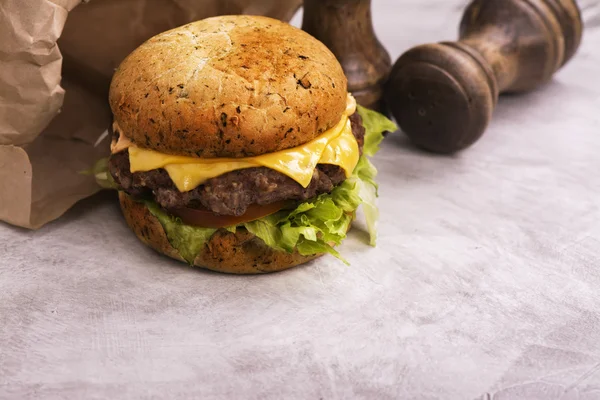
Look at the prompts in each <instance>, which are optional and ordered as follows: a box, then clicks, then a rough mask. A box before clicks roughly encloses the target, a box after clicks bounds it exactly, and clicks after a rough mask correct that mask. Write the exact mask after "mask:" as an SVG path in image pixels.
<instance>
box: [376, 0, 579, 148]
mask: <svg viewBox="0 0 600 400" xmlns="http://www.w3.org/2000/svg"><path fill="white" fill-rule="evenodd" d="M459 32H460V35H459V39H460V40H459V41H457V42H441V43H436V44H425V45H421V46H417V47H414V48H412V49H410V50H408V51H407V52H406V53H404V54H403V55H402V56H400V58H399V59H398V60H397V61H396V62H395V63H394V66H393V68H392V71H391V73H390V78H389V82H388V84H387V86H386V91H385V99H386V102H387V104H388V106H389V108H390V111H391V113H392V114H393V115H394V117H395V118H396V121H397V122H398V125H399V126H400V127H401V129H402V130H403V131H404V132H405V133H406V134H407V136H408V137H409V138H410V139H411V141H412V142H413V143H414V144H415V145H417V146H419V147H421V148H423V149H426V150H428V151H432V152H436V153H453V152H457V151H460V150H463V149H465V148H467V147H469V146H471V145H472V144H473V143H475V142H476V141H477V140H478V139H479V138H480V137H481V136H482V135H483V133H484V131H485V129H486V128H487V126H488V124H489V122H490V120H491V118H492V114H493V111H494V109H495V107H496V104H497V101H498V96H499V94H501V93H519V92H526V91H530V90H533V89H535V88H537V87H539V86H540V85H542V84H544V83H546V82H548V81H549V80H550V79H551V78H552V76H553V75H554V73H555V72H556V71H558V70H559V69H560V68H561V67H562V66H564V65H565V64H566V63H567V62H568V61H569V60H570V59H571V58H572V57H573V55H574V54H575V53H576V51H577V49H578V48H579V45H580V43H581V38H582V33H583V22H582V20H581V13H580V11H579V9H578V7H577V4H576V3H575V1H574V0H474V1H472V2H471V3H470V4H469V6H468V7H467V9H466V11H465V13H464V15H463V17H462V20H461V23H460V30H459Z"/></svg>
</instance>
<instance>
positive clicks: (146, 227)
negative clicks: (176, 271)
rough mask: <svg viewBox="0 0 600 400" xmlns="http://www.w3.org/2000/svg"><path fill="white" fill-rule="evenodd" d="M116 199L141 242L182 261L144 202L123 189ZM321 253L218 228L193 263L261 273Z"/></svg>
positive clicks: (294, 263) (229, 271)
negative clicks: (286, 248)
mask: <svg viewBox="0 0 600 400" xmlns="http://www.w3.org/2000/svg"><path fill="white" fill-rule="evenodd" d="M119 203H120V205H121V210H122V212H123V215H124V216H125V221H127V225H129V227H130V228H131V229H132V230H133V232H134V233H135V234H136V236H137V237H138V238H139V239H140V240H141V241H142V242H143V243H145V244H146V245H148V246H150V247H151V248H153V249H154V250H156V251H158V252H159V253H162V254H165V255H167V256H169V257H171V258H174V259H176V260H179V261H184V259H183V258H182V257H181V256H180V255H179V253H178V252H177V250H175V249H174V248H173V247H172V246H171V244H170V243H169V240H168V239H167V236H166V234H165V231H164V230H163V227H162V225H161V224H160V222H159V221H158V220H157V219H156V217H154V216H153V215H152V214H151V213H150V211H149V210H148V208H147V207H146V206H145V205H144V204H142V203H139V202H137V201H135V200H133V199H132V198H131V197H129V196H128V195H127V194H126V193H124V192H119ZM322 255H323V254H316V255H314V256H302V255H300V254H298V253H296V252H295V253H292V254H288V253H284V252H278V251H274V250H273V249H271V248H270V247H267V246H266V245H265V244H264V242H263V241H262V240H260V239H259V238H257V237H256V236H254V235H253V234H251V233H250V232H248V231H246V230H238V231H237V232H236V233H231V232H229V231H226V230H224V229H222V230H218V231H217V232H216V233H215V234H214V235H213V236H212V237H211V238H210V240H209V241H208V242H207V243H206V245H205V246H204V249H203V250H202V251H201V252H200V254H199V255H198V257H196V260H195V261H194V265H195V266H197V267H201V268H206V269H210V270H213V271H217V272H225V273H230V274H263V273H268V272H277V271H282V270H285V269H288V268H291V267H294V266H297V265H300V264H304V263H307V262H309V261H311V260H313V259H315V258H318V257H320V256H322ZM184 262H185V261H184Z"/></svg>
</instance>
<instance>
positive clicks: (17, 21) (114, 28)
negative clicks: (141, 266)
mask: <svg viewBox="0 0 600 400" xmlns="http://www.w3.org/2000/svg"><path fill="white" fill-rule="evenodd" d="M301 3H302V1H301V0H84V1H83V2H82V1H81V0H2V5H1V6H0V220H2V221H5V222H8V223H10V224H13V225H17V226H22V227H25V228H31V229H36V228H39V227H41V226H43V225H44V224H46V223H47V222H50V221H52V220H54V219H56V218H58V217H60V216H61V215H62V214H63V213H64V212H65V211H66V210H68V209H69V208H70V207H71V206H72V205H73V204H75V203H76V202H77V201H79V200H81V199H83V198H85V197H88V196H90V195H92V194H94V193H95V192H97V191H98V190H99V189H100V188H99V187H98V185H97V184H96V182H95V179H94V177H93V176H90V175H85V174H82V173H81V171H84V170H87V169H89V168H90V167H91V166H92V164H93V163H94V161H95V160H97V159H99V158H101V157H104V156H106V155H108V147H109V146H108V140H109V138H107V137H106V135H104V137H105V138H104V139H102V140H100V141H99V138H102V136H103V135H102V134H103V132H105V131H106V130H107V128H108V127H109V125H110V122H111V114H110V110H109V108H108V103H107V96H108V86H109V83H110V79H111V76H112V73H113V71H114V68H116V67H117V66H118V64H119V63H120V61H121V60H122V59H123V58H125V56H126V55H127V54H129V52H131V51H132V50H133V49H134V48H136V47H137V46H139V45H140V44H141V43H142V42H143V41H145V40H146V39H148V38H150V37H151V36H153V35H155V34H157V33H159V32H162V31H164V30H167V29H170V28H173V27H175V26H179V25H182V24H185V23H187V22H190V21H194V20H198V19H202V18H206V17H209V16H214V15H222V14H255V15H257V14H258V15H267V16H271V17H274V18H279V19H282V20H285V21H289V20H290V19H291V18H292V17H293V15H294V13H295V12H296V11H297V9H298V8H299V7H300V5H301Z"/></svg>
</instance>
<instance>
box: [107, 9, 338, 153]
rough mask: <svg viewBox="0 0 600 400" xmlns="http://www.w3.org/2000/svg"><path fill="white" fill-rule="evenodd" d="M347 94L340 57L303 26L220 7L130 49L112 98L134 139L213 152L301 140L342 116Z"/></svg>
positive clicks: (167, 148)
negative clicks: (214, 12) (229, 12)
mask: <svg viewBox="0 0 600 400" xmlns="http://www.w3.org/2000/svg"><path fill="white" fill-rule="evenodd" d="M346 96H347V80H346V77H345V75H344V72H343V70H342V67H341V66H340V64H339V62H338V61H337V59H336V58H335V56H334V55H333V53H332V52H331V51H329V49H328V48H327V47H326V46H325V45H324V44H322V43H321V42H320V41H318V40H316V39H315V38H314V37H312V36H310V35H309V34H308V33H306V32H304V31H302V30H300V29H298V28H295V27H293V26H292V25H289V24H287V23H285V22H282V21H279V20H276V19H271V18H267V17H259V16H219V17H213V18H208V19H204V20H201V21H197V22H194V23H191V24H188V25H184V26H181V27H178V28H175V29H172V30H169V31H166V32H164V33H162V34H159V35H157V36H155V37H153V38H151V39H149V40H148V41H147V42H145V43H144V44H142V45H141V46H140V47H138V48H137V49H136V50H134V51H133V52H132V53H131V54H130V55H129V56H128V57H127V58H126V59H125V60H124V61H123V62H122V64H121V65H120V66H119V68H118V69H117V71H116V73H115V74H114V76H113V80H112V84H111V87H110V94H109V102H110V106H111V109H112V112H113V115H114V118H115V121H116V122H117V124H118V125H119V127H120V129H121V130H122V132H121V133H122V134H124V135H126V136H127V137H128V138H129V139H131V140H132V141H133V142H134V143H135V144H136V145H138V146H140V147H146V148H150V149H154V150H157V151H160V152H162V153H169V154H178V155H186V156H198V157H204V158H213V157H246V156H252V155H259V154H263V153H270V152H274V151H278V150H283V149H287V148H290V147H295V146H299V145H301V144H304V143H306V142H308V141H310V140H312V139H314V138H315V137H317V136H318V135H319V134H320V133H322V132H324V131H325V130H327V129H328V128H331V127H332V126H333V125H335V124H336V123H337V122H338V121H339V120H340V119H341V117H342V114H343V112H344V110H345V108H346V98H347V97H346Z"/></svg>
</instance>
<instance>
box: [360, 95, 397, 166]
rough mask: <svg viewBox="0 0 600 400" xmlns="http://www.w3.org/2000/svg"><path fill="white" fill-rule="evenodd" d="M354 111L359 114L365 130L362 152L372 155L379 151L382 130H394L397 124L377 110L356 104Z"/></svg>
mask: <svg viewBox="0 0 600 400" xmlns="http://www.w3.org/2000/svg"><path fill="white" fill-rule="evenodd" d="M356 111H357V112H358V114H359V115H360V116H361V118H362V123H363V126H364V127H365V130H366V132H365V144H364V147H363V153H364V154H365V155H366V156H368V157H373V156H374V155H375V154H376V153H377V152H378V151H379V145H380V144H381V142H382V140H383V138H384V136H383V134H384V132H395V131H397V130H398V126H397V125H396V124H395V123H393V122H392V121H391V120H389V119H388V118H387V117H386V116H385V115H383V114H380V113H378V112H377V111H373V110H369V109H368V108H364V107H362V106H360V105H357V106H356Z"/></svg>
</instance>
